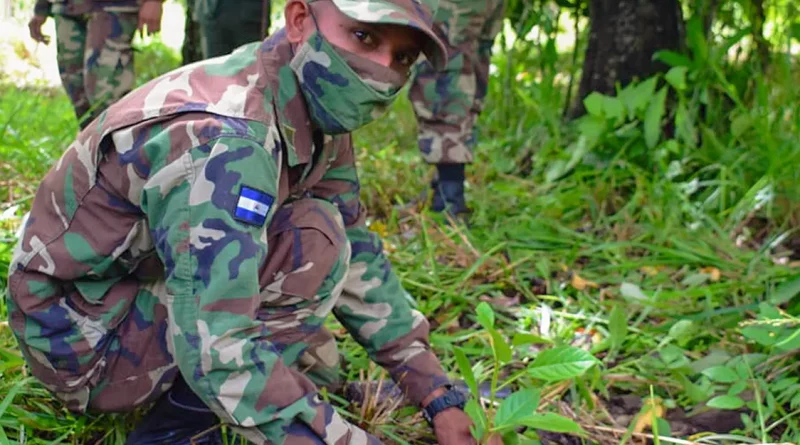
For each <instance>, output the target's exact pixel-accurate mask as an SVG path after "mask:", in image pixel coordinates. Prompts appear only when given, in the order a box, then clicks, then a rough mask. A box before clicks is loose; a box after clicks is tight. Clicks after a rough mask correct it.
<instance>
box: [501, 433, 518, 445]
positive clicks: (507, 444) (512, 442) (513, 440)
mask: <svg viewBox="0 0 800 445" xmlns="http://www.w3.org/2000/svg"><path fill="white" fill-rule="evenodd" d="M503 445H520V442H519V434H518V433H517V432H516V431H514V430H511V431H506V432H505V433H504V434H503Z"/></svg>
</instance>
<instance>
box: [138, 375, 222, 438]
mask: <svg viewBox="0 0 800 445" xmlns="http://www.w3.org/2000/svg"><path fill="white" fill-rule="evenodd" d="M228 443H233V441H228ZM167 444H170V445H190V444H191V445H222V444H223V441H222V433H221V431H220V419H219V418H218V417H217V415H216V414H214V412H213V411H211V409H210V408H208V407H207V406H206V405H205V404H204V403H203V401H202V400H200V398H199V397H198V396H197V395H196V394H195V393H194V392H193V391H192V390H191V388H189V385H188V384H187V383H186V382H185V381H184V380H183V378H182V377H181V376H180V375H179V376H178V378H177V380H176V381H175V384H174V385H173V386H172V388H171V389H170V390H169V391H167V392H166V393H164V394H163V395H162V396H161V398H159V399H158V401H157V402H156V403H155V405H153V407H152V408H151V409H150V411H149V412H148V413H147V414H146V415H145V417H144V419H142V421H141V422H140V423H139V425H138V426H137V427H136V428H135V429H134V430H133V431H132V432H131V434H130V435H129V436H128V439H127V441H126V442H125V445H167Z"/></svg>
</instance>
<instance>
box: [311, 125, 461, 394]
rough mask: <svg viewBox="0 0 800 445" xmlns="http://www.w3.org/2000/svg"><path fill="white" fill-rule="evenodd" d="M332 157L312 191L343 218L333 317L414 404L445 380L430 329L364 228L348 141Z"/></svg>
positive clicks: (372, 235) (376, 239) (374, 238)
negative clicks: (346, 249)
mask: <svg viewBox="0 0 800 445" xmlns="http://www.w3.org/2000/svg"><path fill="white" fill-rule="evenodd" d="M338 151H339V153H338V156H337V159H336V160H335V161H334V162H333V164H331V166H330V169H329V171H328V172H327V173H326V175H325V176H324V178H323V180H322V181H321V182H320V183H319V184H318V185H317V186H315V188H314V189H313V190H312V193H313V194H314V195H315V196H316V197H319V198H323V199H327V200H329V201H331V202H333V203H334V204H335V205H336V206H337V207H338V208H339V211H340V212H341V213H342V216H343V217H344V221H345V226H346V229H347V236H348V238H349V240H350V245H351V247H352V260H351V263H350V270H349V272H348V276H347V279H346V280H345V286H344V290H343V292H342V296H341V298H340V299H339V301H338V303H337V305H336V307H335V308H334V314H335V315H336V317H337V319H338V320H339V321H340V322H341V323H342V324H343V325H344V326H345V328H346V329H347V330H348V332H350V334H351V335H353V336H354V338H355V339H356V341H358V343H359V344H361V345H362V346H363V347H364V348H365V349H366V350H367V352H368V353H369V355H370V358H372V359H373V360H374V361H376V362H377V363H378V364H380V365H381V366H383V367H384V368H385V369H386V370H387V371H389V373H390V374H391V376H392V378H393V379H394V380H395V381H396V382H397V383H398V384H399V385H400V387H401V388H402V389H403V391H404V393H405V394H406V396H407V397H408V398H409V399H410V400H411V401H412V403H414V404H416V405H417V406H420V405H421V404H422V402H423V400H425V398H426V397H427V396H429V395H430V394H431V393H432V392H433V391H434V390H436V389H437V388H439V387H441V386H442V385H444V384H445V383H447V382H448V379H447V376H446V374H445V372H444V370H443V369H442V367H441V364H440V363H439V360H438V359H437V358H436V356H435V355H434V354H433V352H432V351H431V349H430V343H429V339H428V336H429V330H430V326H429V323H428V321H427V319H426V318H425V316H424V315H423V314H422V313H420V312H419V311H418V310H417V309H416V308H415V303H414V300H413V299H412V297H411V296H410V295H409V294H408V292H406V290H405V289H403V286H402V284H401V283H400V280H399V279H398V277H397V275H396V274H395V273H394V271H393V270H392V266H391V264H390V262H389V259H388V258H387V257H386V255H385V254H384V252H383V245H382V242H381V240H380V238H379V237H378V236H377V235H376V234H375V233H373V232H371V231H370V230H369V229H368V228H367V227H366V224H365V209H364V208H363V206H362V203H361V201H360V198H359V191H360V185H359V181H358V175H357V171H356V165H355V158H354V152H353V146H352V142H351V140H350V138H349V137H344V138H342V141H341V146H340V148H339V150H338Z"/></svg>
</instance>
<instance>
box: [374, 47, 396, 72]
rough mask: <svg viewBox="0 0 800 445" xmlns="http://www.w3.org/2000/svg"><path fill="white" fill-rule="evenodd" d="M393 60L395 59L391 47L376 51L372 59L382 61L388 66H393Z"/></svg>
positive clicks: (376, 61)
mask: <svg viewBox="0 0 800 445" xmlns="http://www.w3.org/2000/svg"><path fill="white" fill-rule="evenodd" d="M393 60H394V55H393V53H392V50H391V48H385V49H382V50H380V51H376V52H375V53H374V56H373V59H372V61H373V62H375V63H380V64H381V65H383V66H385V67H387V68H391V67H392V62H393Z"/></svg>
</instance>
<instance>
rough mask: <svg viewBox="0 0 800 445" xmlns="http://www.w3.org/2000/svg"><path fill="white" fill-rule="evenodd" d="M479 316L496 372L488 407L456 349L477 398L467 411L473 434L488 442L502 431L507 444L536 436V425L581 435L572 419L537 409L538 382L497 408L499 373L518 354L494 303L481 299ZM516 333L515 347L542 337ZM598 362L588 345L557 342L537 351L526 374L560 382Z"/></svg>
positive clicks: (461, 368)
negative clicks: (499, 323)
mask: <svg viewBox="0 0 800 445" xmlns="http://www.w3.org/2000/svg"><path fill="white" fill-rule="evenodd" d="M476 317H477V319H478V322H479V323H480V325H481V327H482V328H483V329H484V331H485V332H486V333H488V336H489V344H490V348H491V350H492V352H493V355H492V357H493V358H492V360H491V363H489V364H488V367H489V369H491V374H492V378H491V389H490V394H489V396H488V399H489V401H488V403H487V405H488V409H487V407H486V406H481V403H480V402H479V400H483V399H484V397H483V395H482V394H481V393H480V392H479V391H478V387H477V384H476V379H475V375H474V372H473V366H472V365H471V364H470V362H469V360H468V359H467V356H466V354H465V353H464V351H463V349H461V348H455V349H454V351H455V355H456V364H457V366H458V370H459V372H460V374H461V375H462V376H463V378H464V380H465V382H466V383H467V386H468V387H469V388H470V392H471V394H472V397H473V398H472V399H471V400H470V401H469V404H468V406H467V408H466V412H467V413H468V414H469V416H470V417H471V418H472V421H473V426H474V428H473V435H474V437H475V438H476V439H478V440H479V441H480V443H484V442H485V441H486V440H488V438H489V437H490V436H491V435H493V434H499V435H501V436H503V439H504V442H505V443H519V442H520V441H521V440H524V439H531V438H537V435H536V431H537V430H539V431H552V432H558V433H575V434H579V433H581V434H582V433H583V430H582V429H581V427H580V426H579V425H578V424H577V423H575V422H574V421H573V420H571V419H568V418H566V417H563V416H561V415H558V414H556V413H551V412H548V413H543V414H538V413H537V410H538V409H539V408H540V407H539V402H540V394H541V393H540V390H539V386H540V385H538V384H536V383H534V382H533V381H531V382H529V383H527V384H523V385H520V388H519V389H518V390H516V391H514V392H512V393H511V394H509V395H508V396H507V397H505V398H504V399H503V400H502V401H500V402H499V405H498V406H497V408H496V410H495V409H494V408H493V407H494V406H495V400H496V399H497V393H498V379H499V376H500V372H501V370H502V369H503V368H504V367H505V366H508V365H509V363H510V362H512V360H514V357H513V354H512V351H511V349H510V347H509V346H508V343H507V341H506V340H505V338H504V337H503V335H502V334H501V333H500V332H499V331H497V330H496V329H495V327H494V326H495V320H496V315H495V312H494V310H493V309H492V308H491V306H489V305H488V304H487V303H485V302H483V303H480V304H478V306H477V308H476ZM515 338H516V339H519V340H518V341H515V342H513V343H512V344H513V345H514V346H515V347H520V346H527V345H530V344H531V343H533V342H538V339H536V338H533V337H521V336H519V335H515ZM523 355H524V354H523ZM596 364H598V361H597V359H595V358H594V357H593V356H592V355H591V354H589V353H588V352H586V351H584V350H581V349H578V348H574V347H570V346H559V347H554V348H552V349H547V350H544V351H542V352H540V353H539V354H537V356H536V358H535V360H534V361H533V362H532V363H530V364H529V365H528V366H527V374H529V375H530V376H531V377H533V378H534V379H540V380H544V381H547V382H551V383H552V382H561V381H565V380H570V379H574V378H579V377H582V376H584V375H585V373H586V371H587V370H589V369H590V368H591V367H593V366H594V365H596ZM525 373H526V371H522V372H521V373H519V374H518V376H520V377H522V376H524V374H525ZM519 428H522V429H524V430H527V429H530V431H526V432H525V433H520V434H518V433H516V432H515V431H516V430H517V429H519Z"/></svg>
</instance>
